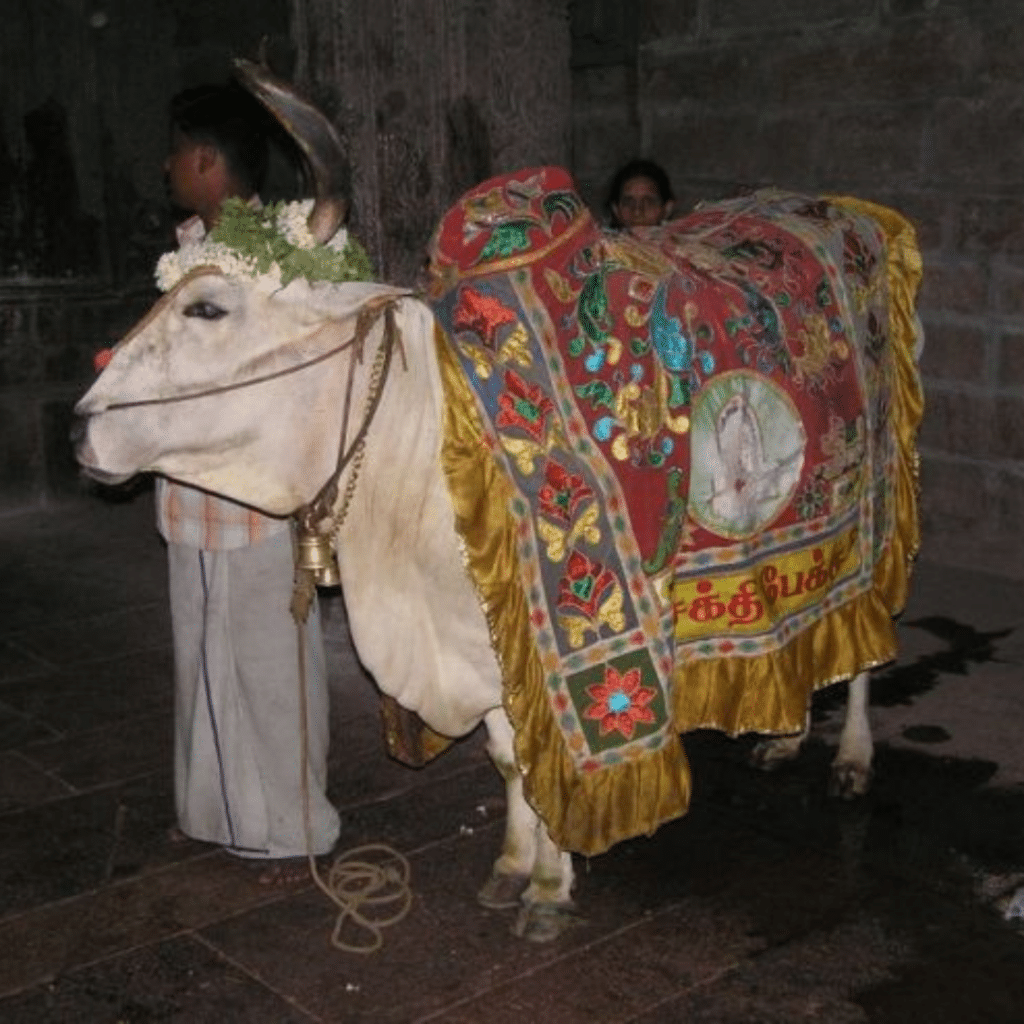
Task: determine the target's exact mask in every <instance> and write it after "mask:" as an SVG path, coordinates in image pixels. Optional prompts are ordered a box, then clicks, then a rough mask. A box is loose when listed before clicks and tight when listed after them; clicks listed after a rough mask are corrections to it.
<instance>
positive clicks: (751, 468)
mask: <svg viewBox="0 0 1024 1024" xmlns="http://www.w3.org/2000/svg"><path fill="white" fill-rule="evenodd" d="M692 430H693V433H692V441H691V443H692V450H691V460H692V466H691V476H690V514H691V515H692V516H693V518H694V519H695V520H696V521H697V522H698V523H699V524H700V525H701V526H703V527H704V528H705V529H706V530H709V531H710V532H711V533H715V534H718V535H719V536H721V537H729V538H733V539H742V538H745V537H751V536H753V535H754V534H755V533H757V532H758V531H759V530H762V529H764V528H765V527H766V526H768V525H769V524H770V523H771V522H773V521H774V520H775V519H776V518H777V517H778V516H779V514H780V513H781V512H782V511H783V510H784V509H785V508H786V506H787V505H788V504H789V500H790V498H791V497H792V494H793V490H794V488H795V487H796V484H797V481H798V480H799V479H800V473H801V470H802V469H803V465H804V449H805V447H806V444H807V437H806V434H805V433H804V428H803V424H802V423H801V421H800V414H799V413H798V412H797V409H796V406H795V405H794V404H793V401H792V399H790V397H789V395H787V394H786V393H785V392H784V391H783V390H782V389H781V388H780V387H779V386H778V385H777V384H775V383H774V382H773V381H771V380H769V379H768V378H767V377H763V376H761V375H760V374H757V373H753V372H751V371H749V370H733V371H731V372H729V373H725V374H723V375H722V376H720V377H715V378H714V379H712V380H710V381H709V382H708V383H707V384H705V386H704V387H703V388H702V389H701V391H700V394H699V395H697V397H696V398H695V400H694V403H693V413H692Z"/></svg>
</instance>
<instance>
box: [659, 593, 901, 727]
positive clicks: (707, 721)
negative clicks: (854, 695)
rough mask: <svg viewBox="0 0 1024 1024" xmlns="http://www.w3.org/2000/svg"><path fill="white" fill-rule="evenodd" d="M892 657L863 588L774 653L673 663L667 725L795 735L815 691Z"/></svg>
mask: <svg viewBox="0 0 1024 1024" xmlns="http://www.w3.org/2000/svg"><path fill="white" fill-rule="evenodd" d="M895 655H896V627H895V624H894V622H893V619H892V616H891V615H890V614H889V609H888V608H887V607H886V606H885V605H884V604H883V603H882V601H881V600H879V598H878V597H877V596H876V595H875V594H874V593H873V592H871V591H869V592H868V593H865V594H862V595H860V597H857V598H855V599H853V600H852V601H849V602H847V603H846V604H845V605H843V606H842V607H841V608H838V609H836V610H835V611H833V612H830V613H829V614H828V615H826V616H825V617H824V618H822V619H821V620H819V621H818V622H816V623H814V625H812V626H809V627H808V628H807V629H805V630H804V631H803V632H802V633H800V634H799V635H797V636H795V637H794V638H793V639H792V640H790V642H789V643H788V644H786V646H785V647H783V648H782V649H781V650H777V651H772V652H771V653H770V654H763V655H759V656H757V657H752V658H741V657H735V656H732V657H725V658H715V659H711V660H701V661H696V660H695V661H691V662H689V663H688V664H679V665H677V666H676V668H675V670H674V673H673V683H674V685H673V687H672V694H673V698H674V699H673V724H674V725H675V727H676V729H677V730H678V731H679V732H689V731H690V730H692V729H718V730H720V731H722V732H725V733H728V734H729V735H730V736H738V735H740V734H741V733H745V732H764V733H795V732H800V731H801V730H802V729H803V728H804V726H805V724H806V722H807V707H808V702H809V701H810V699H811V694H812V693H813V692H814V691H815V690H816V689H820V688H822V687H824V686H828V685H830V684H832V683H837V682H840V681H842V680H844V679H850V678H852V677H853V676H855V675H856V674H857V673H858V672H862V671H864V670H865V669H869V668H874V667H875V666H876V665H883V664H885V663H886V662H888V661H891V660H892V659H893V658H894V657H895Z"/></svg>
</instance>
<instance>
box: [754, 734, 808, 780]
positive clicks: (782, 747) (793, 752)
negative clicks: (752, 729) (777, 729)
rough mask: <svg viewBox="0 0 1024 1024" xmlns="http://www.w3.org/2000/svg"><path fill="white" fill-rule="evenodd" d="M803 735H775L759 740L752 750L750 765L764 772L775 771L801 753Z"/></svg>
mask: <svg viewBox="0 0 1024 1024" xmlns="http://www.w3.org/2000/svg"><path fill="white" fill-rule="evenodd" d="M802 743H803V737H802V736H773V737H772V738H771V739H767V740H758V741H757V743H755V744H754V749H753V750H751V752H750V766H751V767H752V768H756V769H758V771H762V772H773V771H775V769H776V768H780V767H781V766H782V765H784V764H786V763H787V762H788V761H795V760H796V758H797V757H799V755H800V747H801V745H802Z"/></svg>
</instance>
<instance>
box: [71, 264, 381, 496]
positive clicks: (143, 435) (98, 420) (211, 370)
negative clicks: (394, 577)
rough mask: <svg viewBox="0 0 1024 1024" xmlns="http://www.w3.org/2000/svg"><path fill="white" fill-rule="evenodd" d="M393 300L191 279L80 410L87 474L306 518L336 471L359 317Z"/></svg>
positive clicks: (206, 275)
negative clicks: (160, 481)
mask: <svg viewBox="0 0 1024 1024" xmlns="http://www.w3.org/2000/svg"><path fill="white" fill-rule="evenodd" d="M382 294H396V292H395V290H393V289H386V288H384V287H383V286H381V285H374V284H362V285H361V284H349V285H346V286H345V287H344V288H337V287H333V286H331V285H326V284H314V285H311V284H309V283H308V282H306V281H305V280H301V279H300V280H296V281H293V282H292V283H291V284H289V285H288V286H287V287H285V288H279V289H276V290H272V291H271V290H265V289H262V288H260V287H258V285H257V284H256V283H255V282H253V281H252V280H251V279H245V278H235V277H230V276H227V275H224V274H221V273H218V272H216V271H207V270H199V271H196V272H194V273H192V274H191V275H189V276H188V277H187V278H185V280H183V281H182V282H181V283H180V284H178V285H177V286H176V287H175V288H174V289H173V290H172V291H170V292H169V293H168V294H167V295H165V296H164V297H163V298H162V299H161V300H160V301H159V302H158V303H157V304H156V305H155V306H154V307H153V309H152V310H151V311H150V312H149V314H148V315H147V316H146V317H145V318H144V319H143V320H142V321H141V322H140V323H139V324H138V325H137V326H136V327H135V328H134V330H133V331H132V332H131V333H130V334H129V335H128V336H127V337H126V338H125V339H124V341H122V342H121V343H120V344H119V345H118V346H117V348H116V349H115V350H114V354H113V357H112V358H111V361H110V364H109V365H108V366H107V368H106V369H105V370H104V371H103V373H102V374H101V375H100V377H99V378H98V379H97V381H96V382H95V383H94V384H93V386H92V387H91V388H90V389H89V391H88V393H87V394H86V395H85V396H84V397H83V398H82V399H81V401H80V402H79V403H78V405H77V407H76V410H75V411H76V413H77V414H78V416H79V417H80V419H79V423H78V425H77V427H76V430H75V435H76V436H75V441H76V454H77V457H78V460H79V462H80V463H81V465H82V467H83V469H84V470H85V472H86V473H88V474H89V475H91V476H93V477H95V478H97V479H99V480H102V481H105V482H110V483H113V482H118V481H123V480H126V479H128V478H130V477H132V476H134V475H135V474H136V473H139V472H147V471H152V472H158V473H162V474H164V475H165V476H169V477H172V478H174V479H177V480H181V481H183V482H185V483H189V484H193V485H194V486H197V487H202V488H204V489H206V490H211V491H215V492H216V493H218V494H224V495H226V496H227V497H231V498H234V499H235V500H237V501H240V502H243V503H245V504H249V505H253V506H255V507H257V508H260V509H262V510H264V511H266V512H270V513H273V514H278V515H287V514H290V513H292V512H294V511H295V509H296V508H298V507H299V506H301V505H303V504H305V503H306V502H308V501H310V500H311V499H312V498H313V497H314V496H315V495H316V493H317V491H318V490H319V488H320V487H321V486H322V485H323V483H324V482H325V481H326V480H327V479H328V478H329V477H330V476H331V474H332V473H333V471H334V469H335V465H336V461H337V457H338V445H339V438H340V437H341V432H342V417H343V403H342V402H341V401H340V400H339V396H340V395H344V394H345V389H346V385H347V380H348V374H349V372H350V370H351V366H352V359H353V358H354V357H355V356H356V353H355V352H354V350H353V339H354V336H355V333H356V322H357V318H358V314H359V313H360V311H361V310H362V309H363V308H364V307H365V305H366V303H367V301H368V300H369V299H370V298H374V297H379V296H381V295H382ZM371 344H374V339H372V338H371ZM348 429H349V431H350V433H351V430H352V427H351V426H350V427H349V428H348Z"/></svg>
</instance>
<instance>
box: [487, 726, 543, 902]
mask: <svg viewBox="0 0 1024 1024" xmlns="http://www.w3.org/2000/svg"><path fill="white" fill-rule="evenodd" d="M484 723H485V724H486V726H487V753H488V754H490V757H491V760H492V761H493V762H494V766H495V767H496V768H497V769H498V771H499V772H500V773H501V777H502V778H503V779H504V780H505V805H506V810H505V838H504V840H503V841H502V845H501V856H499V857H498V859H497V860H496V861H495V862H494V867H493V869H492V871H491V877H490V878H489V879H488V880H487V881H486V882H485V883H484V886H483V888H482V889H480V891H479V892H478V893H477V899H478V900H479V901H480V902H481V903H482V904H483V905H484V906H485V907H493V908H496V909H503V908H505V907H517V906H519V905H520V903H521V901H522V898H523V894H524V893H525V892H526V888H527V886H528V885H529V884H530V876H531V875H532V873H533V862H534V857H535V855H536V845H537V815H536V814H535V813H534V811H533V808H532V807H530V805H529V804H528V803H527V802H526V798H525V797H524V796H523V779H522V776H521V775H520V774H519V769H518V768H517V767H516V760H515V750H514V747H513V743H512V726H511V724H510V723H509V720H508V716H507V715H506V714H505V711H504V709H503V708H495V709H494V710H493V711H490V712H488V713H487V715H486V716H485V717H484Z"/></svg>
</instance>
